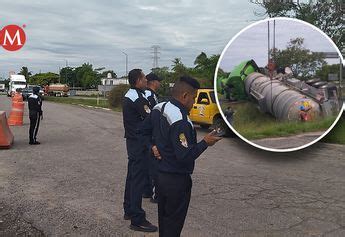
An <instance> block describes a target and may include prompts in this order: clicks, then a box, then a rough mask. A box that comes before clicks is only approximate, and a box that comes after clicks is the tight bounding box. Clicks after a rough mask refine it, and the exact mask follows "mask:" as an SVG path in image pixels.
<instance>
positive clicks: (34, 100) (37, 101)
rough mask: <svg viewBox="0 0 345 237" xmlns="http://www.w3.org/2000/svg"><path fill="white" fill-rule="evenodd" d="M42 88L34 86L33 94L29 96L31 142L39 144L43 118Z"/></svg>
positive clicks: (31, 143)
mask: <svg viewBox="0 0 345 237" xmlns="http://www.w3.org/2000/svg"><path fill="white" fill-rule="evenodd" d="M39 91H40V88H39V87H37V86H36V87H33V88H32V93H33V94H32V95H30V96H29V97H28V106H29V119H30V129H29V144H30V145H39V144H40V142H38V141H37V133H38V128H39V126H40V120H41V119H43V112H42V98H41V96H40V95H39Z"/></svg>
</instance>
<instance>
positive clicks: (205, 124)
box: [189, 89, 230, 135]
mask: <svg viewBox="0 0 345 237" xmlns="http://www.w3.org/2000/svg"><path fill="white" fill-rule="evenodd" d="M189 118H190V119H191V120H192V122H193V123H194V124H198V125H200V126H201V127H202V128H209V127H211V126H212V127H213V128H214V129H221V130H224V131H225V133H226V134H227V135H228V134H229V133H230V129H229V128H228V126H227V125H226V123H225V122H224V120H223V119H222V116H221V114H220V112H219V110H218V107H217V104H216V98H215V95H214V90H213V89H199V90H198V92H197V97H196V99H195V102H194V105H193V107H192V109H191V110H190V113H189Z"/></svg>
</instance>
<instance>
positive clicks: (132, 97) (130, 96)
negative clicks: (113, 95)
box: [125, 89, 139, 102]
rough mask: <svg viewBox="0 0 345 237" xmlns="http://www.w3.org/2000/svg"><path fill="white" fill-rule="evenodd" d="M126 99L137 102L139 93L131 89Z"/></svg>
mask: <svg viewBox="0 0 345 237" xmlns="http://www.w3.org/2000/svg"><path fill="white" fill-rule="evenodd" d="M125 97H126V98H128V99H130V100H131V101H133V102H135V101H136V100H137V99H138V98H139V95H138V92H137V91H136V90H134V89H129V90H128V91H127V93H126V94H125Z"/></svg>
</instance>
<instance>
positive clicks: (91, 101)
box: [44, 96, 120, 111]
mask: <svg viewBox="0 0 345 237" xmlns="http://www.w3.org/2000/svg"><path fill="white" fill-rule="evenodd" d="M44 100H46V101H51V102H56V103H63V104H72V105H88V106H96V107H101V108H109V109H113V110H114V111H120V109H119V108H111V107H110V106H109V102H108V100H107V99H103V98H100V99H99V101H98V103H97V98H93V97H90V98H77V97H53V96H46V97H44Z"/></svg>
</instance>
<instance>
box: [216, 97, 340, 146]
mask: <svg viewBox="0 0 345 237" xmlns="http://www.w3.org/2000/svg"><path fill="white" fill-rule="evenodd" d="M228 105H229V104H228V103H224V104H222V107H223V108H226V107H227V106H228ZM231 107H232V108H233V109H234V110H235V111H236V113H235V115H234V124H233V126H234V128H235V129H236V130H237V131H238V132H239V133H240V134H241V135H242V136H244V137H245V138H247V139H261V138H268V137H282V136H289V135H296V134H300V133H305V132H316V131H325V130H327V129H328V128H329V127H330V126H331V124H332V123H333V122H334V119H335V117H328V118H325V119H323V120H318V121H310V122H304V123H302V122H299V121H278V120H276V119H275V118H274V117H273V116H271V115H269V114H266V113H262V112H260V110H259V109H258V108H257V106H256V105H255V104H254V103H250V102H243V103H236V104H231ZM223 110H224V109H223Z"/></svg>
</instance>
